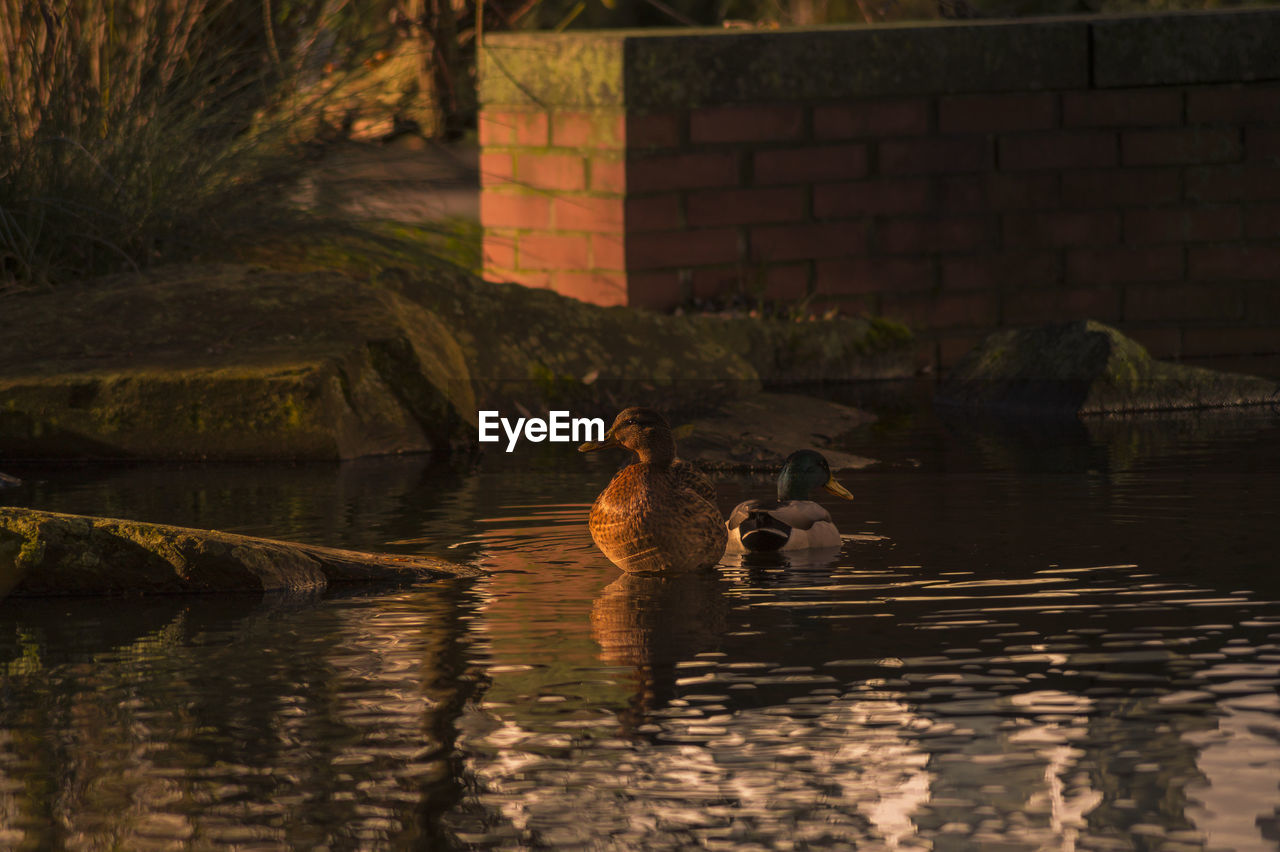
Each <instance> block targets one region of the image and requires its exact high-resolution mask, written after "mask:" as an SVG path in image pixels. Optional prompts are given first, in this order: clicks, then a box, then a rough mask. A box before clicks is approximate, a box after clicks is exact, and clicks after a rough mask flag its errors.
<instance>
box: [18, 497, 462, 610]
mask: <svg viewBox="0 0 1280 852" xmlns="http://www.w3.org/2000/svg"><path fill="white" fill-rule="evenodd" d="M478 573H479V571H478V570H477V569H475V568H471V567H469V566H465V565H454V564H452V563H449V562H445V561H444V560H441V559H433V558H431V557H428V556H409V555H399V554H380V553H359V552H355V551H350V550H338V549H335V548H330V547H319V546H316V545H308V544H297V543H293V542H285V541H275V540H273V539H265V538H254V537H251V536H243V535H234V534H232V533H223V532H217V531H215V530H197V529H188V528H185V527H172V526H167V525H164V524H148V523H142V522H139V521H125V520H117V519H114V518H94V517H86V516H83V515H63V514H58V513H55V512H39V511H36V510H34V509H20V508H13V507H0V597H3V596H4V594H5V592H7V591H9V590H10V589H12V592H13V594H14V595H15V596H31V595H34V596H40V595H104V594H105V595H109V594H170V593H177V592H265V591H308V590H318V589H324V588H326V587H328V586H330V585H333V584H335V583H359V582H365V583H379V582H411V581H415V580H421V579H425V578H432V577H451V576H475V575H476V574H478Z"/></svg>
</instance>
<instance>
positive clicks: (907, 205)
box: [813, 178, 932, 219]
mask: <svg viewBox="0 0 1280 852" xmlns="http://www.w3.org/2000/svg"><path fill="white" fill-rule="evenodd" d="M931 198H932V189H931V187H930V184H929V180H928V178H894V179H886V180H867V181H858V182H856V183H822V184H818V185H817V186H815V187H814V189H813V212H814V215H815V216H817V217H818V218H820V219H830V218H835V217H839V216H872V215H878V214H892V213H924V212H926V211H928V210H929V209H930V207H931V206H932V201H931Z"/></svg>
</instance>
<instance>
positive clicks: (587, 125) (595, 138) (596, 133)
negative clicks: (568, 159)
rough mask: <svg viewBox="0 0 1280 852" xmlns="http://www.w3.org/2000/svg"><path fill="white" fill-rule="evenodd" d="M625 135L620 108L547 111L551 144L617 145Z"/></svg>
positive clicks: (571, 146)
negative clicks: (586, 110)
mask: <svg viewBox="0 0 1280 852" xmlns="http://www.w3.org/2000/svg"><path fill="white" fill-rule="evenodd" d="M625 138H626V119H625V117H624V115H623V114H622V113H621V112H606V111H603V110H600V111H594V112H556V113H552V115H551V144H552V145H556V146H559V147H562V148H619V147H621V146H622V144H623V140H624V139H625Z"/></svg>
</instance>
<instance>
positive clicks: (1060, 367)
mask: <svg viewBox="0 0 1280 852" xmlns="http://www.w3.org/2000/svg"><path fill="white" fill-rule="evenodd" d="M934 399H935V402H937V403H939V404H940V405H946V406H954V407H957V408H963V409H973V410H981V411H988V412H997V413H1002V414H1020V415H1041V416H1044V415H1049V416H1071V415H1080V414H1110V413H1118V412H1127V411H1170V410H1176V409H1193V408H1222V407H1227V406H1241V405H1265V404H1268V403H1270V404H1276V403H1280V383H1277V382H1275V381H1273V380H1269V379H1262V378H1257V377H1254V376H1242V375H1237V374H1235V373H1222V372H1218V371H1216V370H1208V369H1205V368H1203V367H1190V366H1184V365H1182V364H1173V363H1168V362H1163V361H1156V360H1155V359H1153V358H1152V357H1151V356H1150V355H1149V354H1147V350H1146V349H1144V348H1143V347H1142V346H1141V345H1140V344H1138V343H1137V342H1136V341H1133V340H1131V339H1129V338H1127V337H1125V336H1124V335H1123V334H1121V333H1120V332H1118V331H1116V330H1115V329H1114V328H1111V327H1110V326H1106V325H1103V324H1102V323H1100V322H1095V321H1093V320H1080V321H1077V322H1069V323H1063V324H1057V325H1043V326H1037V327H1035V328H1027V329H1010V330H1006V331H998V332H995V333H994V334H991V335H989V336H988V337H987V338H986V339H984V340H983V341H982V342H981V343H980V344H978V346H977V347H975V348H974V349H973V350H972V351H971V352H969V353H968V354H967V355H965V357H964V358H963V359H962V360H961V361H960V363H958V364H957V365H956V366H955V368H954V369H953V370H952V371H951V372H950V374H949V375H948V376H947V378H946V380H945V381H944V382H943V383H942V385H941V386H940V387H939V389H938V391H937V394H936V395H935V398H934Z"/></svg>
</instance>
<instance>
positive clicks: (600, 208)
mask: <svg viewBox="0 0 1280 852" xmlns="http://www.w3.org/2000/svg"><path fill="white" fill-rule="evenodd" d="M480 145H481V155H480V172H481V194H480V219H481V222H482V223H483V224H484V264H485V274H486V276H488V277H490V278H493V279H496V280H506V281H515V282H518V283H521V284H525V285H526V286H530V287H544V288H548V289H552V290H555V291H556V292H558V293H561V294H563V295H566V296H572V297H574V298H577V299H582V300H583V301H586V302H593V303H595V304H598V305H623V304H626V303H627V292H626V276H625V272H624V270H625V264H624V262H623V251H622V228H623V198H624V195H623V193H624V190H625V180H624V175H623V156H624V151H625V132H624V122H623V115H622V112H621V110H599V111H593V112H584V111H575V110H557V109H530V108H528V107H524V108H520V107H513V108H507V109H503V108H500V107H499V108H489V109H486V110H485V111H484V112H483V113H482V114H481V116H480Z"/></svg>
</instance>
